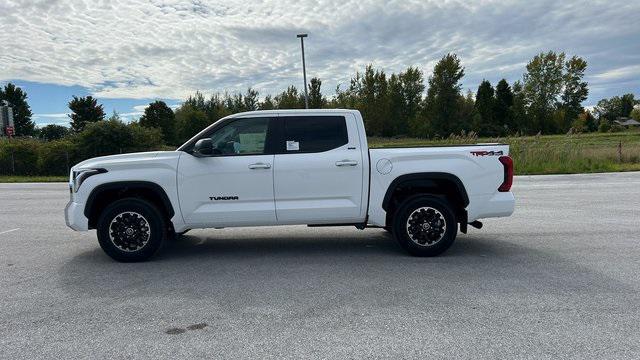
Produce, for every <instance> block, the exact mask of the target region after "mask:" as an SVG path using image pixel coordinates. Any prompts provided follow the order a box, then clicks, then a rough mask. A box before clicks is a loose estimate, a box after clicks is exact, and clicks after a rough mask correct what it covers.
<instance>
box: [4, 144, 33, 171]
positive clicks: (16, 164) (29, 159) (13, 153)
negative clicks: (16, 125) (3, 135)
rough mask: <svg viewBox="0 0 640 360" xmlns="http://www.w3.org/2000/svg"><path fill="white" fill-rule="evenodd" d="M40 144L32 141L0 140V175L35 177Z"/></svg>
mask: <svg viewBox="0 0 640 360" xmlns="http://www.w3.org/2000/svg"><path fill="white" fill-rule="evenodd" d="M40 144H41V142H40V141H38V140H34V139H11V140H0V174H1V175H37V174H38V148H39V145H40Z"/></svg>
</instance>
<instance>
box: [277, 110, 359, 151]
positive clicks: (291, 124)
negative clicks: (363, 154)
mask: <svg viewBox="0 0 640 360" xmlns="http://www.w3.org/2000/svg"><path fill="white" fill-rule="evenodd" d="M284 127H285V131H284V133H285V139H284V140H285V142H286V147H285V151H284V152H285V153H299V152H322V151H327V150H331V149H335V148H337V147H340V146H342V145H346V144H347V143H348V142H349V139H348V136H347V124H346V122H345V119H344V117H343V116H291V117H289V116H287V117H284Z"/></svg>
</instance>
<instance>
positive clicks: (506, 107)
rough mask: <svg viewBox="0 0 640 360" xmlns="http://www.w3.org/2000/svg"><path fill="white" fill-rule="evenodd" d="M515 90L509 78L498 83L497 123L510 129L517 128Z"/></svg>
mask: <svg viewBox="0 0 640 360" xmlns="http://www.w3.org/2000/svg"><path fill="white" fill-rule="evenodd" d="M512 107H513V92H512V91H511V86H509V83H508V82H507V80H505V79H502V80H500V81H499V82H498V85H496V104H495V110H494V116H495V120H494V122H495V124H496V125H498V126H500V127H501V128H503V129H504V128H505V127H506V129H508V131H514V130H515V123H514V119H513V113H512Z"/></svg>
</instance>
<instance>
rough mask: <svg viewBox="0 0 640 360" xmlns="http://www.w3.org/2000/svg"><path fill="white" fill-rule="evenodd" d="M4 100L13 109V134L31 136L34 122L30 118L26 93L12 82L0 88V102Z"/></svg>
mask: <svg viewBox="0 0 640 360" xmlns="http://www.w3.org/2000/svg"><path fill="white" fill-rule="evenodd" d="M2 101H6V102H8V103H9V106H11V110H12V111H13V126H14V135H15V136H33V135H34V134H35V123H34V122H33V121H32V120H31V116H32V115H33V114H32V113H31V108H30V107H29V104H28V103H27V93H26V92H24V91H23V90H22V89H21V88H19V87H17V86H15V85H14V84H12V83H8V84H7V85H5V86H4V89H2V88H0V102H2Z"/></svg>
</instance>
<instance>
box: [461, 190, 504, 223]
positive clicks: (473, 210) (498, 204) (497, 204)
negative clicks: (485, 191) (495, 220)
mask: <svg viewBox="0 0 640 360" xmlns="http://www.w3.org/2000/svg"><path fill="white" fill-rule="evenodd" d="M475 203H476V204H481V206H473V203H472V204H470V206H469V209H468V210H467V211H468V216H469V222H471V221H474V220H478V219H484V218H492V217H506V216H511V214H513V210H514V209H515V206H516V199H515V197H514V196H513V193H512V192H510V191H509V192H496V193H495V194H492V195H487V196H486V197H484V196H483V199H478V201H475Z"/></svg>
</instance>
